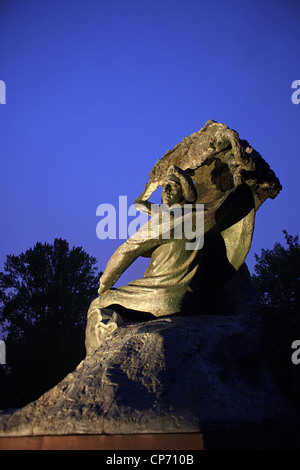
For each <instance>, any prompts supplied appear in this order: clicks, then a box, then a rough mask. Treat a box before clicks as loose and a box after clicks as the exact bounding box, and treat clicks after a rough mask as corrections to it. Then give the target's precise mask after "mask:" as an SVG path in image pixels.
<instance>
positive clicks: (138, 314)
mask: <svg viewBox="0 0 300 470" xmlns="http://www.w3.org/2000/svg"><path fill="white" fill-rule="evenodd" d="M159 185H161V187H162V194H161V201H162V204H163V207H164V208H169V209H170V217H169V219H168V220H169V222H170V220H171V223H169V227H167V229H168V230H169V232H168V233H166V232H165V226H164V223H163V215H162V214H160V215H158V216H157V217H156V221H154V223H153V217H151V218H150V220H149V221H148V222H147V223H146V224H145V225H144V226H143V227H141V228H140V229H139V230H138V231H137V232H136V233H135V234H134V235H133V236H132V237H130V238H129V239H127V240H126V242H125V243H123V244H122V245H121V246H120V247H119V248H118V249H117V250H116V251H115V253H114V254H113V255H112V257H111V258H110V260H109V262H108V264H107V266H106V269H105V271H104V273H103V275H102V277H101V279H100V288H99V291H98V293H99V296H98V297H97V298H96V299H95V300H94V301H93V302H92V303H91V306H90V308H89V311H88V324H87V328H86V349H87V354H91V353H92V352H94V351H95V350H96V349H97V348H98V347H99V345H100V344H101V343H102V342H103V340H104V339H105V338H106V337H107V336H109V335H111V334H112V332H113V331H114V330H115V329H116V328H117V327H118V326H119V325H121V324H123V323H124V322H126V321H132V320H133V319H134V320H145V319H151V318H152V319H153V318H155V317H161V316H166V315H174V314H192V313H195V309H196V313H197V314H199V313H201V305H202V306H204V305H205V298H207V295H208V292H210V291H211V290H212V289H216V288H217V286H219V285H221V284H222V282H225V281H226V279H228V278H229V277H230V276H231V275H232V274H233V273H234V272H235V269H234V267H233V266H232V265H231V264H230V262H229V261H228V259H227V256H226V247H225V245H224V240H223V238H222V236H221V233H222V231H224V230H226V229H227V228H228V227H231V226H232V225H234V224H235V223H237V222H238V221H239V220H241V218H243V217H244V216H245V215H247V214H248V213H249V212H251V211H252V210H253V207H254V202H253V196H252V193H251V190H250V189H249V186H248V185H247V184H245V183H242V184H239V185H238V186H237V187H234V188H233V189H231V190H229V191H227V193H226V194H225V196H223V197H222V198H221V199H220V200H219V201H216V202H213V203H206V204H205V205H203V206H201V208H204V212H203V213H202V219H201V211H200V212H199V211H197V207H196V202H197V191H196V188H195V185H194V183H193V181H192V179H191V178H190V176H189V175H188V173H186V172H185V171H183V170H182V169H180V168H179V167H177V166H174V165H171V166H170V167H169V168H168V170H167V172H166V174H165V176H164V178H163V179H162V180H161V181H160V182H154V183H153V182H152V183H148V184H147V185H146V187H145V190H144V192H143V193H142V195H141V196H140V197H139V198H137V199H136V201H135V205H136V207H137V208H138V209H139V210H141V211H144V212H146V213H147V214H149V215H150V216H152V215H153V213H154V214H158V213H159V207H160V206H158V209H157V207H156V209H157V210H153V209H155V205H153V204H151V203H150V202H149V197H150V196H151V194H152V193H153V192H154V190H155V189H156V188H157V187H158V186H159ZM187 205H188V206H189V207H190V211H189V212H188V215H189V217H190V223H191V227H192V230H190V234H191V235H190V236H192V237H194V238H193V239H192V240H191V239H188V238H187V236H186V231H185V230H184V229H183V227H182V224H184V223H185V222H186V218H185V215H184V214H185V213H184V208H185V207H186V206H187ZM173 208H174V213H173V211H172V210H173ZM163 213H165V211H163ZM178 214H179V215H178ZM197 217H200V219H201V220H202V224H201V223H199V224H198V222H199V220H200V219H197ZM200 222H201V221H200ZM178 224H179V225H180V224H181V229H180V230H179V232H176V228H178ZM197 224H198V225H199V226H197ZM195 227H196V228H195ZM199 227H200V232H201V233H198V232H199ZM153 228H154V233H155V235H153ZM197 229H198V232H197ZM176 233H180V236H176ZM203 237H204V240H203ZM188 243H190V244H191V245H188ZM191 247H192V248H191ZM139 256H143V257H150V264H149V266H148V268H147V269H146V271H145V273H144V276H143V278H141V279H137V280H133V281H132V282H130V283H129V284H127V285H125V286H122V287H120V288H117V289H114V288H113V286H114V284H115V283H116V281H117V280H118V279H119V277H120V276H121V275H122V273H123V272H124V271H125V270H126V269H127V268H128V267H129V266H130V265H131V264H132V263H133V262H134V261H135V260H136V259H137V258H138V257H139ZM203 309H204V307H203Z"/></svg>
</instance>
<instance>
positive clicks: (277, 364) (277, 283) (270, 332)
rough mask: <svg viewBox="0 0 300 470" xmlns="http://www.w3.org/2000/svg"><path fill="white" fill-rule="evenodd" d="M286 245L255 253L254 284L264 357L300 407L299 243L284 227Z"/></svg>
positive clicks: (287, 392)
mask: <svg viewBox="0 0 300 470" xmlns="http://www.w3.org/2000/svg"><path fill="white" fill-rule="evenodd" d="M283 233H284V236H285V240H286V244H287V247H284V246H282V245H281V244H280V243H275V245H274V247H273V249H272V250H269V249H268V250H265V249H263V250H261V256H258V255H255V257H256V262H257V263H256V265H255V274H254V275H252V281H253V284H254V287H255V289H256V291H257V293H258V295H259V297H260V300H261V303H262V305H263V313H264V325H265V335H264V336H265V348H264V355H265V361H266V364H267V366H268V367H269V369H270V370H271V372H272V373H273V375H274V377H275V379H276V380H277V382H278V384H279V386H280V387H281V388H282V390H283V391H284V392H285V393H286V394H287V395H288V397H289V398H290V400H291V401H292V402H293V403H294V405H295V406H296V407H297V408H298V409H299V410H300V365H295V364H293V362H292V360H291V356H292V353H293V349H292V347H291V346H292V343H293V342H294V341H295V340H300V245H299V242H298V236H295V237H293V236H291V235H289V234H288V233H287V231H286V230H283Z"/></svg>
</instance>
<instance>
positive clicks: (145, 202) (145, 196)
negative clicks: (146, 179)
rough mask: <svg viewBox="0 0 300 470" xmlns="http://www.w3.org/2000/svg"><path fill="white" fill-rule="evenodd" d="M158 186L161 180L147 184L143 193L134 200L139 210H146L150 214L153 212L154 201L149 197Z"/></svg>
mask: <svg viewBox="0 0 300 470" xmlns="http://www.w3.org/2000/svg"><path fill="white" fill-rule="evenodd" d="M158 186H159V182H156V181H155V182H150V183H147V184H146V186H145V189H144V191H143V192H142V194H141V195H140V196H139V197H138V198H136V200H135V201H134V205H135V207H136V208H137V209H138V210H139V211H141V212H144V213H146V214H148V215H150V214H151V206H152V203H151V202H150V201H149V197H150V196H151V194H153V193H154V191H155V190H156V189H157V188H158Z"/></svg>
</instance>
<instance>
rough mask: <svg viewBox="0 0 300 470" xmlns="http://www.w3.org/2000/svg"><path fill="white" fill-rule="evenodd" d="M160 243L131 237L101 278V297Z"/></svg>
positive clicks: (110, 261) (99, 291) (116, 252)
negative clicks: (136, 262)
mask: <svg viewBox="0 0 300 470" xmlns="http://www.w3.org/2000/svg"><path fill="white" fill-rule="evenodd" d="M146 225H148V224H146ZM158 243H159V240H157V239H152V238H149V239H136V238H134V237H131V238H129V239H128V240H126V242H125V243H123V244H122V245H121V246H119V248H117V250H116V251H115V252H114V254H113V255H112V257H111V258H110V260H109V261H108V263H107V266H106V268H105V271H104V273H103V274H102V276H101V278H100V289H99V290H98V293H99V295H101V294H104V292H106V291H107V290H109V289H110V288H111V287H112V286H113V285H114V284H115V283H116V282H117V280H118V279H119V277H120V276H121V275H122V274H123V273H124V272H125V271H126V269H127V268H128V267H129V266H130V265H131V264H132V263H133V262H134V261H135V260H136V259H137V258H138V257H139V256H144V255H145V254H146V253H148V252H149V250H151V249H153V248H155V246H157V244H158Z"/></svg>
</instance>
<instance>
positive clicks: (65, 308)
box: [0, 239, 101, 408]
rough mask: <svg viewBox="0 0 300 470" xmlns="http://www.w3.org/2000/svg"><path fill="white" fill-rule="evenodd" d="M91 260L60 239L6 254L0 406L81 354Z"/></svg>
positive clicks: (51, 379)
mask: <svg viewBox="0 0 300 470" xmlns="http://www.w3.org/2000/svg"><path fill="white" fill-rule="evenodd" d="M96 263H97V260H96V259H95V258H93V257H91V256H90V255H88V254H87V253H86V252H85V251H84V250H83V249H82V248H81V247H73V248H72V249H70V248H69V244H68V242H67V241H66V240H62V239H55V241H54V243H53V245H50V244H48V243H44V244H42V243H37V244H36V245H35V246H34V248H31V249H29V250H27V251H26V252H25V253H21V254H20V255H19V256H14V255H9V256H7V260H6V263H5V265H4V272H2V273H0V300H1V306H0V321H1V323H2V325H3V324H4V325H5V332H6V335H7V336H6V355H7V365H6V367H5V376H4V378H3V370H2V373H1V374H0V379H2V382H0V408H7V407H20V406H23V405H25V404H26V403H28V402H29V401H32V400H34V399H36V398H38V397H39V396H40V395H41V394H42V393H44V392H45V391H47V390H49V389H50V388H51V387H52V386H54V385H55V384H56V383H58V382H59V381H60V380H61V379H62V378H63V377H65V376H66V375H67V373H69V372H70V371H72V370H74V369H75V367H76V366H77V365H78V363H79V362H80V361H81V360H82V359H83V357H84V355H85V348H84V330H85V324H86V313H87V309H88V306H89V304H90V302H91V301H92V300H93V299H94V298H95V297H96V295H97V288H98V285H99V277H100V275H101V273H100V272H97V269H96V267H95V265H96ZM2 369H3V366H2ZM1 384H2V390H1Z"/></svg>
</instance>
